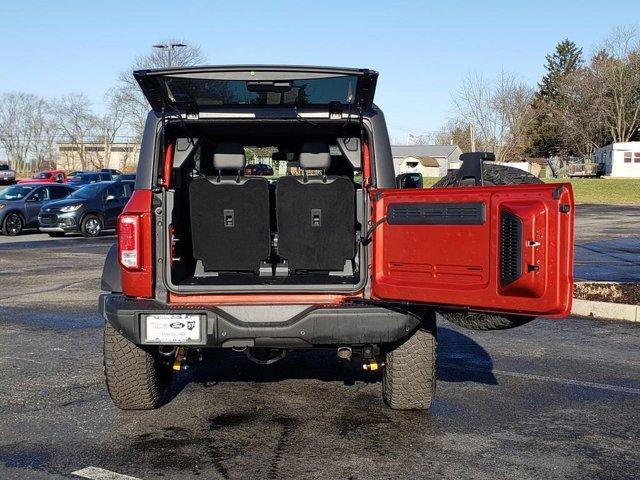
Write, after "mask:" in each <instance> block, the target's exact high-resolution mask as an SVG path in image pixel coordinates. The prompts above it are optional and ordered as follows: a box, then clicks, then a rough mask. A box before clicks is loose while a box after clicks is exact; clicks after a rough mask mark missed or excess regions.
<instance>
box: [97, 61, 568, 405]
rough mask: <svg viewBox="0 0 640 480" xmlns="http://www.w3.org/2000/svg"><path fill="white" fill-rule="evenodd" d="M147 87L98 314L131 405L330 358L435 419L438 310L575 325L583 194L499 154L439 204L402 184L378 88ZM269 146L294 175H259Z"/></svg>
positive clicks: (152, 77)
mask: <svg viewBox="0 0 640 480" xmlns="http://www.w3.org/2000/svg"><path fill="white" fill-rule="evenodd" d="M134 76H135V78H136V80H137V81H138V83H139V84H140V86H141V88H142V90H143V92H144V93H145V95H146V97H147V99H148V100H149V103H150V104H151V107H152V111H151V112H150V113H149V115H148V117H147V122H146V127H145V133H144V137H143V142H142V150H141V153H140V160H139V165H138V172H137V176H136V184H135V191H134V193H133V196H132V198H131V200H130V201H129V203H128V204H127V206H126V208H125V210H124V212H123V213H122V215H120V217H119V222H118V244H117V247H115V246H114V248H112V249H111V251H110V252H109V255H108V256H107V259H106V263H105V267H104V274H103V279H102V287H103V290H105V291H106V292H107V293H104V294H103V295H101V297H100V303H99V304H100V312H101V313H102V315H103V316H104V318H105V319H106V326H105V331H104V355H105V358H104V362H105V374H106V380H107V387H108V390H109V393H110V395H111V398H112V399H113V401H114V403H115V404H116V405H117V406H119V407H120V408H123V409H148V408H155V407H157V406H159V405H161V404H162V403H163V402H165V401H166V400H167V398H168V397H167V391H168V388H169V385H170V383H171V379H172V376H173V375H174V374H176V373H178V372H179V371H180V370H181V369H182V368H183V367H184V365H185V364H186V363H188V362H189V361H192V360H194V359H197V358H199V356H200V352H199V351H200V350H202V349H205V348H217V349H234V350H236V351H244V352H246V354H247V356H248V358H249V359H250V360H252V361H255V362H257V363H263V364H264V363H273V362H275V361H277V360H279V359H280V358H282V357H283V356H284V355H285V354H286V352H287V351H289V350H292V349H310V348H323V349H331V350H333V351H334V352H336V354H337V355H338V356H339V357H340V358H342V359H344V360H345V361H346V360H351V361H357V362H360V363H361V364H362V366H363V368H365V369H367V370H378V369H383V375H382V395H383V398H384V400H385V402H386V403H387V404H388V405H389V406H390V407H391V408H396V409H428V408H429V406H430V405H431V402H432V399H433V396H434V392H435V382H436V312H439V313H440V314H442V315H444V316H445V317H446V318H448V319H449V320H451V321H453V322H455V323H457V324H459V325H463V326H466V327H469V328H476V329H498V328H509V327H515V326H518V325H522V324H523V323H526V322H528V321H530V320H531V319H533V318H534V317H536V316H540V315H542V316H548V317H558V318H559V317H563V316H565V315H567V314H568V313H569V311H570V308H571V298H572V283H573V279H572V271H573V268H572V261H573V210H574V203H573V196H572V191H571V185H570V184H563V183H554V184H544V183H541V182H540V181H539V180H538V179H537V178H535V177H533V176H531V175H529V174H527V173H526V172H521V171H519V170H514V169H512V168H508V167H503V166H497V165H492V164H491V163H490V162H488V163H484V161H485V160H491V158H492V155H491V154H485V153H471V154H465V155H463V156H462V158H461V160H462V161H463V163H462V167H461V168H460V170H459V171H454V172H451V173H450V174H449V175H447V176H446V177H445V178H443V179H442V180H441V181H440V182H439V183H438V187H437V188H418V187H419V186H420V185H421V183H422V182H421V179H419V180H420V181H415V179H414V181H412V182H406V181H404V180H403V179H402V178H401V179H396V176H395V174H394V167H393V156H392V153H391V147H390V142H389V136H388V134H387V128H386V125H385V121H384V116H383V113H382V111H381V110H380V109H379V108H378V107H377V106H376V105H374V104H373V95H374V91H375V86H376V80H377V77H378V74H377V72H374V71H372V70H366V69H349V68H330V67H298V66H295V67H282V66H227V67H194V68H175V69H165V70H142V71H137V72H134ZM256 149H267V150H268V151H272V152H277V154H274V155H273V158H283V159H284V158H291V159H295V165H296V168H295V169H289V171H291V172H295V174H291V175H283V176H280V177H279V178H276V179H269V180H267V179H266V178H263V177H259V176H247V175H246V170H245V167H246V158H247V152H248V151H252V152H253V151H256ZM276 170H277V171H285V170H287V169H284V168H283V169H281V168H277V169H276Z"/></svg>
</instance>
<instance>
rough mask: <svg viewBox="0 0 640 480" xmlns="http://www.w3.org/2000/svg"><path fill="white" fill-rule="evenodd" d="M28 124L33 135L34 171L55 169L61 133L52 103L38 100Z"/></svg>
mask: <svg viewBox="0 0 640 480" xmlns="http://www.w3.org/2000/svg"><path fill="white" fill-rule="evenodd" d="M28 123H29V128H30V130H31V131H32V135H33V144H32V150H33V165H32V166H31V167H32V169H33V170H36V171H37V170H41V169H43V168H51V167H54V166H55V158H56V148H55V143H56V138H57V137H58V134H59V132H60V125H59V121H58V118H57V117H56V113H55V112H54V110H53V109H52V108H51V104H50V102H48V101H47V100H45V99H43V98H37V99H36V100H35V101H34V103H33V105H32V110H31V115H30V116H29V120H28Z"/></svg>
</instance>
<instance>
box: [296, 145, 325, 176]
mask: <svg viewBox="0 0 640 480" xmlns="http://www.w3.org/2000/svg"><path fill="white" fill-rule="evenodd" d="M329 165H331V155H330V154H329V145H328V144H326V143H324V142H307V143H305V144H303V145H302V148H301V149H300V168H302V169H304V170H326V169H327V168H329Z"/></svg>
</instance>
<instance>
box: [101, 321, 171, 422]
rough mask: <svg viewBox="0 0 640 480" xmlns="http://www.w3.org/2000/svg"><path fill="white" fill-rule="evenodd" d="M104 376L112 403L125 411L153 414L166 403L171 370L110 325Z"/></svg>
mask: <svg viewBox="0 0 640 480" xmlns="http://www.w3.org/2000/svg"><path fill="white" fill-rule="evenodd" d="M104 374H105V377H106V380H107V390H108V391H109V395H110V396H111V400H113V403H114V404H115V405H116V406H117V407H118V408H121V409H122V410H152V409H154V408H158V407H159V406H161V405H162V404H163V403H165V402H166V400H167V396H168V392H169V387H170V386H171V370H170V367H169V366H168V365H165V364H163V363H162V361H161V359H160V355H159V354H157V353H156V354H155V355H154V354H152V353H151V352H149V351H147V350H145V349H144V348H142V347H139V346H138V345H136V344H134V343H132V342H130V341H129V340H127V339H126V338H124V337H123V336H122V335H121V334H120V333H119V332H118V331H117V330H116V329H115V328H113V327H112V326H111V324H109V323H108V322H107V323H106V325H105V327H104Z"/></svg>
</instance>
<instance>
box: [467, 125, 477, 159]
mask: <svg viewBox="0 0 640 480" xmlns="http://www.w3.org/2000/svg"><path fill="white" fill-rule="evenodd" d="M469 138H470V139H471V151H472V152H475V151H476V129H475V128H474V127H473V123H470V124H469Z"/></svg>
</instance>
